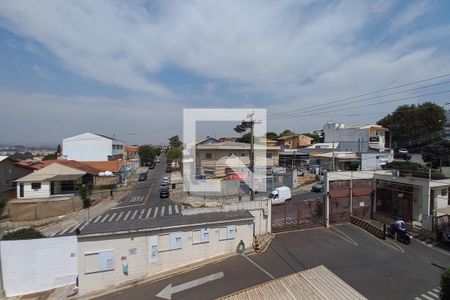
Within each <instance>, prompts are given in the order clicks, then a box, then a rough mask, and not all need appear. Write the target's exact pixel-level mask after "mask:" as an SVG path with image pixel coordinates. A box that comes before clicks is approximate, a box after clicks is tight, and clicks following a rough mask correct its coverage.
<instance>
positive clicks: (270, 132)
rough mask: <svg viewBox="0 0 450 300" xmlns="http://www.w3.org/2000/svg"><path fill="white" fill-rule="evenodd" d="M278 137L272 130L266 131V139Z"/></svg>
mask: <svg viewBox="0 0 450 300" xmlns="http://www.w3.org/2000/svg"><path fill="white" fill-rule="evenodd" d="M277 138H278V134H276V133H275V132H273V131H269V132H268V133H266V139H268V140H276V139H277Z"/></svg>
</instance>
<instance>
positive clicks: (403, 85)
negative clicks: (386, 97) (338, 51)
mask: <svg viewBox="0 0 450 300" xmlns="http://www.w3.org/2000/svg"><path fill="white" fill-rule="evenodd" d="M448 76H450V73H448V74H444V75H440V76H435V77H432V78H426V79H422V80H418V81H414V82H408V83H405V84H401V85H397V86H393V87H390V88H385V89H381V90H377V91H373V92H369V93H365V94H360V95H357V96H352V97H347V98H343V99H338V100H333V101H329V102H326V103H322V104H317V105H314V106H311V107H318V106H324V105H328V104H331V103H338V102H343V101H347V100H351V99H355V98H360V97H364V96H368V95H373V94H377V93H380V92H385V91H389V90H394V89H397V88H401V87H405V86H409V85H414V84H417V83H421V82H426V81H432V80H435V79H439V78H444V77H448ZM301 110H302V109H296V110H293V111H292V110H290V111H285V112H281V113H276V114H272V115H269V116H268V117H273V116H279V115H284V114H286V113H292V112H295V111H301Z"/></svg>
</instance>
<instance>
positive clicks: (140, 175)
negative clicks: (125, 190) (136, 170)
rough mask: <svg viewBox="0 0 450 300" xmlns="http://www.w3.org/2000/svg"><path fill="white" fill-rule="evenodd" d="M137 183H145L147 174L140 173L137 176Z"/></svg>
mask: <svg viewBox="0 0 450 300" xmlns="http://www.w3.org/2000/svg"><path fill="white" fill-rule="evenodd" d="M138 180H139V181H145V180H147V173H141V174H139V179H138Z"/></svg>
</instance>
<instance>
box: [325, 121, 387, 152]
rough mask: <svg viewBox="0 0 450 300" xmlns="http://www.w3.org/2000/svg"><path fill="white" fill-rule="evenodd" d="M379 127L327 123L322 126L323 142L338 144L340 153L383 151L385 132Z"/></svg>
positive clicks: (384, 129)
mask: <svg viewBox="0 0 450 300" xmlns="http://www.w3.org/2000/svg"><path fill="white" fill-rule="evenodd" d="M386 131H388V129H386V128H383V127H382V126H380V125H362V126H346V125H345V124H338V123H334V122H329V123H327V124H325V125H324V127H323V132H324V142H325V143H339V146H340V149H338V150H341V151H357V152H366V151H368V150H369V149H377V150H380V151H383V150H384V149H385V143H386V139H385V132H386Z"/></svg>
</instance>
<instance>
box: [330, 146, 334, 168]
mask: <svg viewBox="0 0 450 300" xmlns="http://www.w3.org/2000/svg"><path fill="white" fill-rule="evenodd" d="M332 163H333V165H332V166H331V170H332V171H333V172H334V141H333V160H332Z"/></svg>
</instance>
